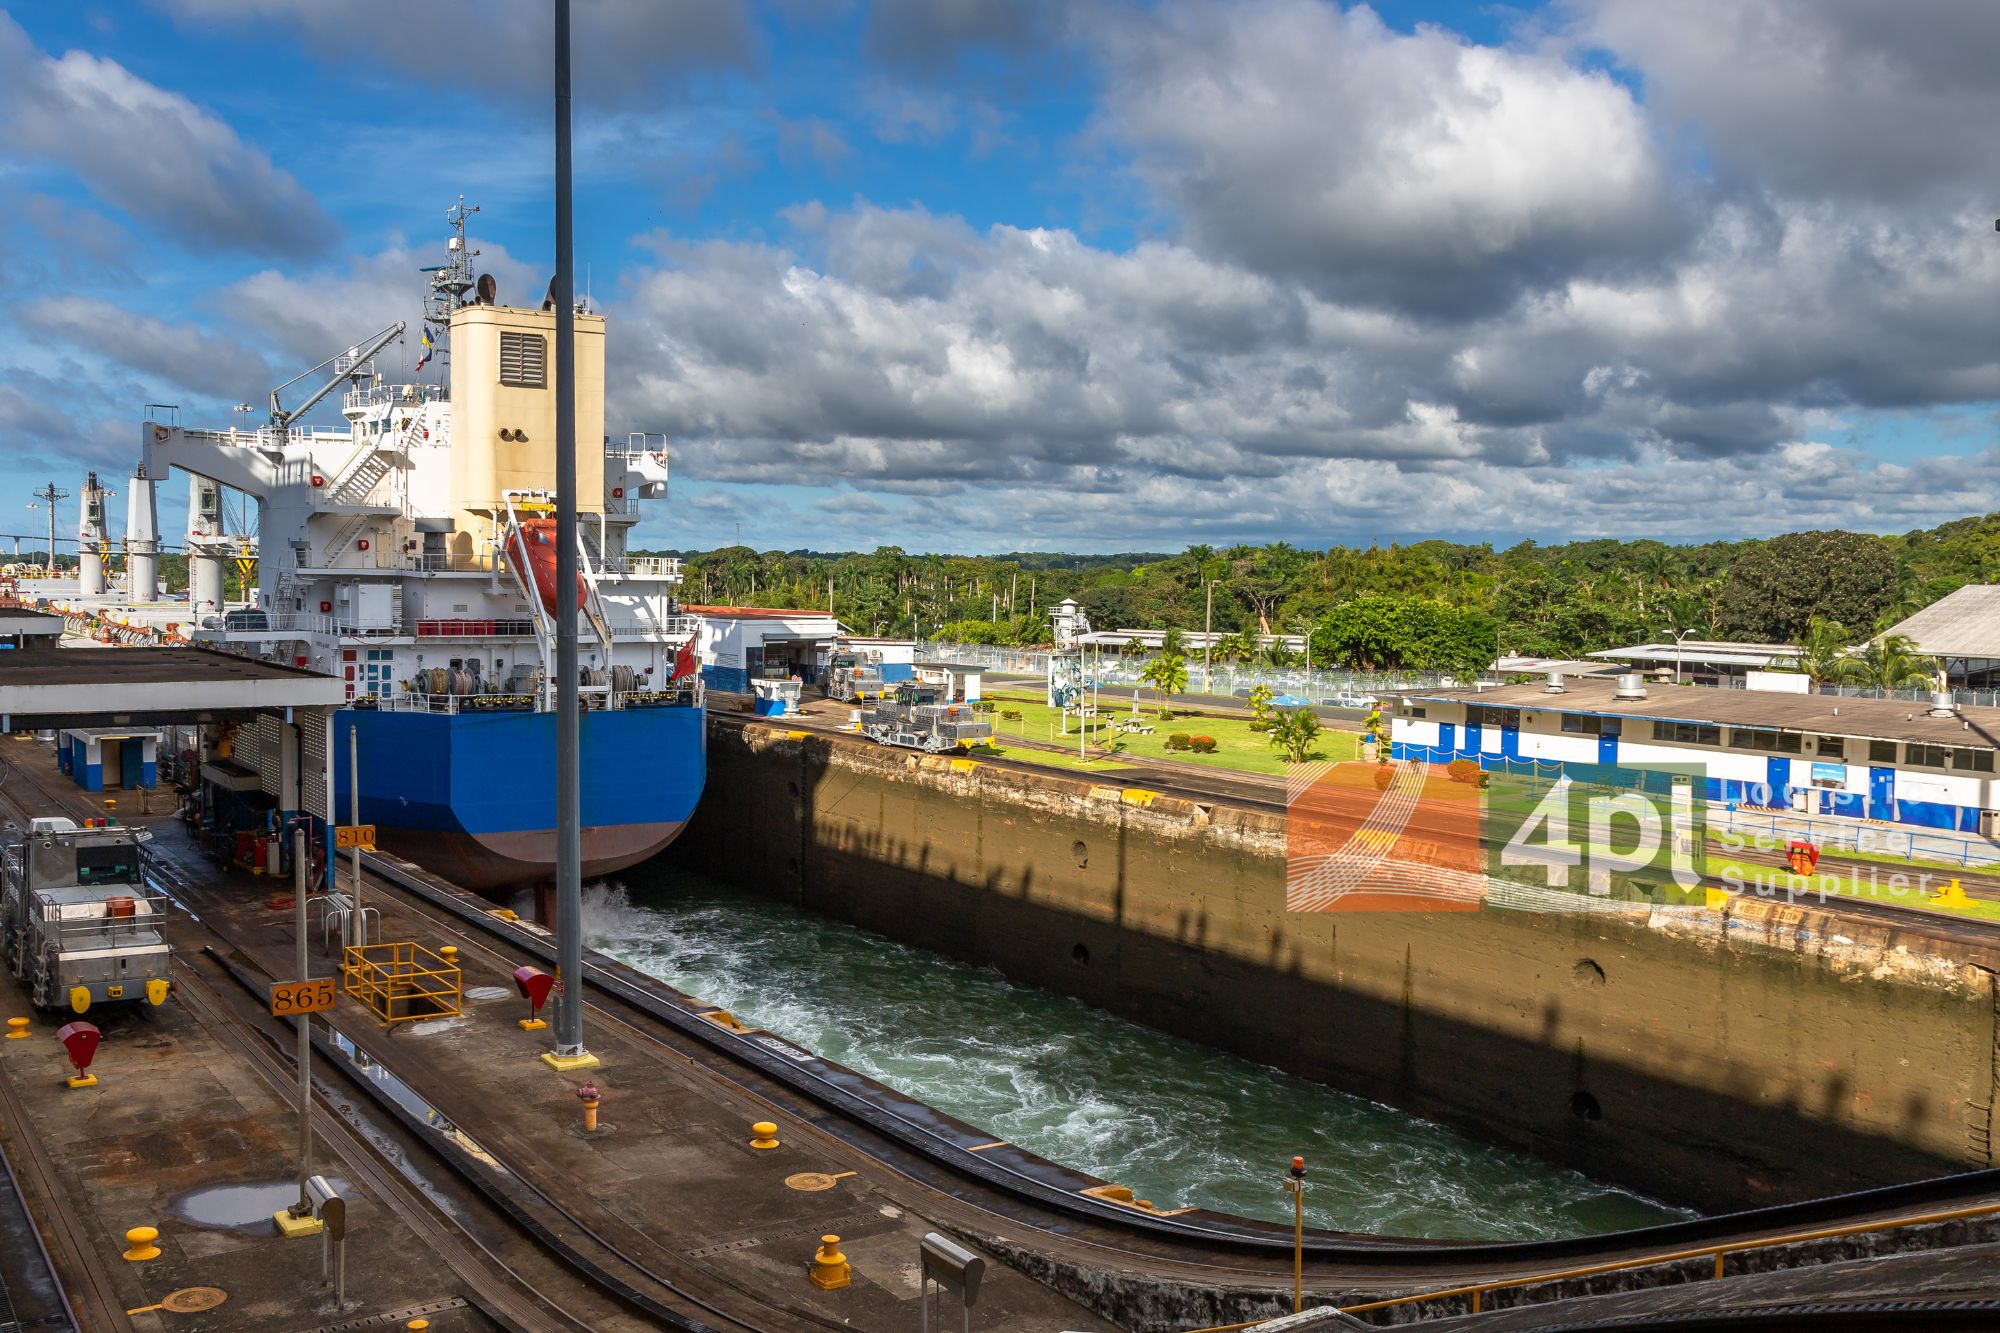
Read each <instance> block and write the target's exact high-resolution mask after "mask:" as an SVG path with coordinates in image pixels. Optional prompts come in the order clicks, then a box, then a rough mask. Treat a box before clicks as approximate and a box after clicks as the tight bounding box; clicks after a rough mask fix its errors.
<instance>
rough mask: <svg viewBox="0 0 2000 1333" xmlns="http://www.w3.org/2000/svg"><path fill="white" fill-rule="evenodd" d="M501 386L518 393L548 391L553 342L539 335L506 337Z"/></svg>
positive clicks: (502, 342)
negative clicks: (511, 388)
mask: <svg viewBox="0 0 2000 1333" xmlns="http://www.w3.org/2000/svg"><path fill="white" fill-rule="evenodd" d="M500 382H501V383H502V384H509V385H512V386H513V387H515V388H517V389H546V388H548V387H549V340H548V339H547V338H544V337H543V336H542V335H541V334H539V333H502V334H501V335H500Z"/></svg>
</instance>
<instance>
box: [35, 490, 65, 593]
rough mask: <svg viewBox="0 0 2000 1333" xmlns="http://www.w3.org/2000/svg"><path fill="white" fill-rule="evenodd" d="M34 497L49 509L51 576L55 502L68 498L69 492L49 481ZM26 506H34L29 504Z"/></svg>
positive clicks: (54, 562)
mask: <svg viewBox="0 0 2000 1333" xmlns="http://www.w3.org/2000/svg"><path fill="white" fill-rule="evenodd" d="M35 499H36V500H38V501H40V502H41V503H42V504H44V505H46V506H48V510H49V576H50V577H51V578H53V577H54V576H55V572H56V502H57V501H58V500H67V499H69V492H68V491H62V490H57V489H56V484H55V483H54V482H50V483H49V484H48V485H46V486H44V487H43V488H42V489H41V490H39V491H36V492H35ZM28 508H30V509H33V508H35V506H34V505H29V506H28Z"/></svg>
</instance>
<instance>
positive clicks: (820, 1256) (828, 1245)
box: [811, 1236, 853, 1291]
mask: <svg viewBox="0 0 2000 1333" xmlns="http://www.w3.org/2000/svg"><path fill="white" fill-rule="evenodd" d="M852 1272H853V1270H852V1269H851V1268H849V1267H848V1263H847V1256H846V1255H844V1254H842V1253H841V1252H840V1237H838V1236H821V1237H820V1238H819V1250H818V1252H817V1253H815V1254H814V1255H813V1261H812V1273H811V1277H812V1284H813V1285H814V1286H815V1287H818V1288H819V1289H820V1290H821V1291H838V1290H839V1289H840V1288H842V1287H845V1286H847V1285H848V1284H849V1283H851V1282H852V1281H853V1278H852V1276H851V1274H852Z"/></svg>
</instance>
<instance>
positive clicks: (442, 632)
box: [416, 618, 535, 639]
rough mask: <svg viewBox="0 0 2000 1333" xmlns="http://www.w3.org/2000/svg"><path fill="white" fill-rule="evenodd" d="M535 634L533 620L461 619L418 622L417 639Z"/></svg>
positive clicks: (485, 637) (488, 637)
mask: <svg viewBox="0 0 2000 1333" xmlns="http://www.w3.org/2000/svg"><path fill="white" fill-rule="evenodd" d="M534 632H535V622H534V621H532V620H492V619H483V620H482V619H470V618H460V619H455V620H419V621H417V622H416V637H418V638H419V639H491V638H518V637H520V636H522V635H528V634H533V633H534Z"/></svg>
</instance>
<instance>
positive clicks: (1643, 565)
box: [1632, 543, 1685, 628]
mask: <svg viewBox="0 0 2000 1333" xmlns="http://www.w3.org/2000/svg"><path fill="white" fill-rule="evenodd" d="M1632 564H1633V567H1634V568H1635V569H1636V570H1637V571H1638V574H1639V614H1640V615H1641V616H1643V615H1645V614H1646V588H1647V585H1649V584H1652V585H1656V586H1658V587H1661V588H1667V587H1671V586H1672V584H1673V581H1674V575H1675V574H1677V573H1679V572H1680V567H1681V562H1680V557H1679V556H1677V555H1675V554H1674V550H1673V548H1672V547H1670V546H1666V545H1664V544H1657V543H1648V544H1647V545H1645V546H1642V547H1640V548H1639V551H1638V554H1637V555H1636V556H1635V558H1634V559H1633V561H1632ZM1683 628H1685V627H1684V626H1683Z"/></svg>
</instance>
